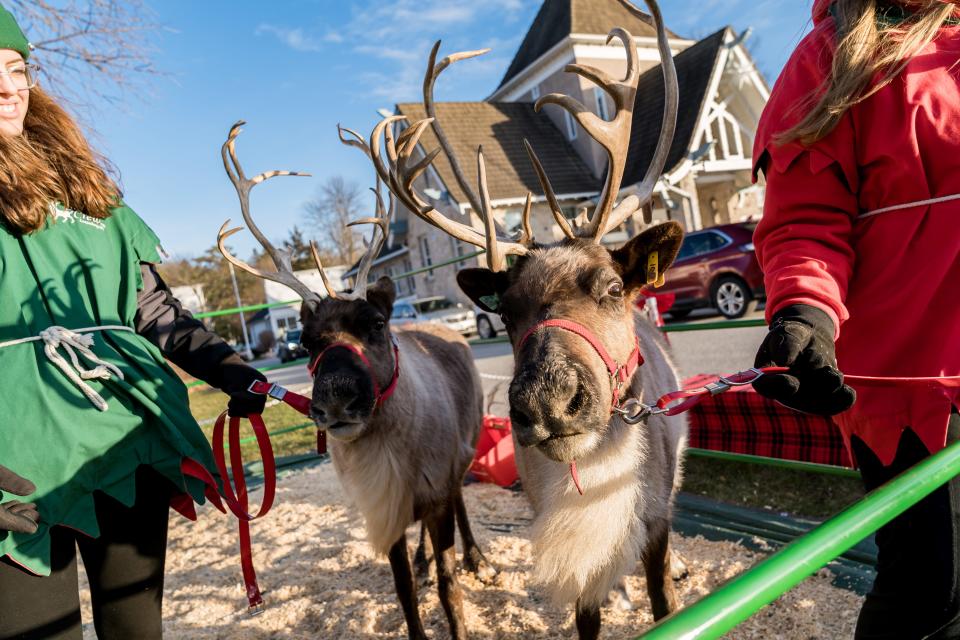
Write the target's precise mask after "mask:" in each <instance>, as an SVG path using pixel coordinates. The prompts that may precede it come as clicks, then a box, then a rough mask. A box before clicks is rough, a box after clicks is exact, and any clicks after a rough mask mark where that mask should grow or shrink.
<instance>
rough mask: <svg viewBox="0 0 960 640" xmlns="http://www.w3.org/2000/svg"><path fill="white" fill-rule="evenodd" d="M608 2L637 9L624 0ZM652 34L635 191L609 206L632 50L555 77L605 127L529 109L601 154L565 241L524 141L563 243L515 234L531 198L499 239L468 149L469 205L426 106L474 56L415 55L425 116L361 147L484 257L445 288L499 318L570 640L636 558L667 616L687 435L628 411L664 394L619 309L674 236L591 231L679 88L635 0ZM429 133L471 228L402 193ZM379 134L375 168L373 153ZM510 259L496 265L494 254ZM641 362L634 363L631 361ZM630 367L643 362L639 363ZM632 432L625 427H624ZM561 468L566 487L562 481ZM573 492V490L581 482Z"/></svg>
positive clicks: (575, 105) (635, 330)
mask: <svg viewBox="0 0 960 640" xmlns="http://www.w3.org/2000/svg"><path fill="white" fill-rule="evenodd" d="M621 2H622V3H623V4H624V5H626V6H627V7H629V8H630V9H631V10H632V11H636V9H634V8H633V7H632V5H630V4H629V3H628V2H626V0H621ZM647 4H648V6H649V7H650V11H651V14H652V16H653V19H654V21H655V24H656V28H657V39H658V45H659V50H660V55H661V58H662V60H663V68H664V79H665V89H666V100H665V111H664V116H663V122H662V130H661V134H660V138H659V141H658V144H657V147H656V151H655V155H654V158H653V159H652V161H651V163H650V167H649V169H648V171H647V174H646V176H645V177H644V179H643V181H642V182H641V183H640V185H639V186H638V187H637V190H636V192H637V195H631V196H629V197H627V198H625V199H624V200H623V201H622V202H620V203H619V204H618V205H616V206H615V200H616V197H617V194H618V192H619V189H620V182H621V179H622V177H623V173H624V167H625V164H626V155H627V145H628V140H629V135H630V124H631V120H632V108H633V105H634V100H635V97H636V87H637V81H638V78H639V70H638V66H637V54H636V48H635V45H634V41H633V38H632V37H631V36H630V34H629V33H627V32H626V31H624V30H623V29H614V30H613V31H612V32H611V35H610V40H612V39H614V38H618V39H620V40H621V41H622V42H623V44H624V47H625V49H626V52H627V73H626V77H625V78H624V79H623V80H616V79H614V78H611V77H610V76H608V75H607V74H606V73H605V72H603V71H601V70H599V69H594V68H590V67H585V66H581V65H569V66H568V67H567V71H572V72H574V73H577V74H579V75H581V76H583V77H585V78H587V79H590V80H592V81H593V82H595V83H596V84H597V85H599V86H600V87H602V88H603V89H604V90H605V91H606V92H607V93H608V94H610V96H611V97H612V98H613V100H614V102H615V103H616V106H617V113H616V116H615V117H614V118H613V119H612V121H604V120H602V119H600V118H598V117H597V116H595V115H593V114H592V113H591V112H590V111H588V110H587V109H586V108H585V107H584V106H583V105H582V104H580V103H579V102H577V101H576V100H574V99H572V98H570V97H568V96H562V95H557V94H551V95H546V96H543V97H542V98H540V100H539V101H538V102H537V104H536V108H537V109H539V108H541V107H542V106H543V105H544V104H555V105H559V106H560V107H562V108H564V109H566V110H567V111H569V112H570V113H571V114H572V115H573V116H574V117H575V118H576V119H577V121H578V122H579V123H580V125H581V126H582V127H583V128H584V130H586V131H587V132H588V133H589V134H590V135H591V136H592V137H593V138H594V139H596V140H597V141H598V142H599V143H600V144H601V145H602V146H603V147H604V149H606V151H607V155H608V167H607V176H606V180H605V184H604V187H603V191H602V192H601V194H600V196H599V199H598V203H597V205H596V209H595V211H594V213H593V215H592V216H591V217H589V219H588V220H587V222H586V223H585V224H584V225H582V226H581V227H578V228H576V229H574V228H572V227H571V225H570V224H569V223H568V222H567V220H566V219H565V218H564V216H563V214H562V213H561V210H560V206H559V204H558V203H557V200H556V197H555V196H554V194H553V191H552V189H551V187H550V184H549V180H548V179H547V176H546V175H545V174H544V172H543V169H542V167H541V165H540V163H539V161H538V160H537V158H536V155H535V154H534V153H533V149H532V148H531V147H530V146H529V144H528V145H527V150H528V152H529V154H530V157H531V160H532V162H533V163H534V167H535V169H536V170H537V173H538V176H539V178H540V181H541V184H542V186H543V189H544V192H545V194H546V198H547V201H548V203H549V204H550V206H551V209H552V211H553V214H554V217H555V219H556V221H557V223H558V224H559V226H560V227H561V229H562V230H563V232H564V234H565V236H566V238H565V239H564V240H563V241H561V242H558V243H549V244H537V243H535V242H534V241H533V238H532V237H531V233H530V225H529V220H528V219H529V215H530V196H529V195H528V198H527V206H526V208H525V211H524V215H523V227H522V228H523V232H522V233H521V235H520V237H519V238H516V239H514V238H508V237H505V236H504V234H503V233H502V232H501V231H500V230H499V229H498V228H497V225H496V224H495V223H494V221H493V216H492V215H491V212H490V210H489V196H488V194H487V189H486V175H485V168H484V164H483V153H482V150H479V151H478V158H477V173H478V178H479V186H480V194H479V197H477V196H476V195H475V194H473V192H472V191H471V190H470V189H469V188H468V185H467V184H466V182H465V180H464V179H463V171H462V169H461V168H460V167H459V165H458V164H457V161H456V159H455V157H454V155H453V153H452V152H451V150H450V145H449V143H448V142H447V139H446V137H445V135H444V134H443V130H442V128H441V127H440V124H439V123H438V122H437V120H436V113H435V109H434V104H433V84H434V82H435V81H436V78H437V75H438V74H439V73H440V72H442V71H443V69H445V68H446V67H447V66H449V65H450V64H451V63H452V62H456V61H457V60H461V59H464V58H468V57H472V56H474V55H478V54H479V53H482V52H468V53H462V54H455V55H451V56H448V57H447V58H444V59H443V60H441V61H440V62H439V63H436V54H437V49H438V47H439V43H437V46H435V47H434V50H433V52H432V53H431V56H430V62H429V65H428V69H427V75H426V78H425V80H424V107H425V110H426V113H427V116H428V117H427V118H426V119H424V120H422V121H419V122H416V123H413V124H411V125H410V126H409V128H407V129H406V130H405V131H404V132H403V133H402V134H400V135H399V136H397V138H396V140H394V139H393V136H392V135H391V133H390V130H389V128H388V127H389V126H390V125H391V124H392V123H393V122H396V121H398V120H401V119H402V118H399V117H393V118H387V119H385V120H384V121H382V122H381V123H380V124H378V125H377V127H376V128H375V129H374V132H373V135H372V136H371V140H370V148H371V149H372V151H373V154H372V155H373V162H374V165H375V166H376V168H377V172H378V174H379V175H380V177H381V179H382V180H384V181H385V182H386V183H387V184H388V185H389V188H390V189H391V191H393V192H394V194H395V195H396V196H397V197H398V198H399V199H400V200H401V201H402V202H403V204H404V205H405V206H406V207H407V208H408V209H410V210H411V211H412V212H413V213H414V214H415V215H417V216H419V217H421V218H423V219H424V220H426V221H428V222H430V223H431V224H434V225H435V226H437V227H439V228H441V229H443V230H444V231H445V232H447V233H448V234H450V235H452V236H454V237H456V238H458V239H460V240H462V241H464V242H469V243H471V244H474V245H476V246H480V247H483V248H485V249H486V250H487V261H488V264H489V269H466V270H463V271H461V272H460V273H459V274H458V278H457V279H458V282H459V284H460V286H461V288H462V289H463V290H464V292H466V293H467V295H468V296H470V297H471V298H472V299H473V300H474V301H475V302H476V303H477V304H478V305H479V306H481V307H482V308H484V309H486V310H487V311H490V312H493V313H499V314H500V315H501V317H502V318H503V320H504V322H505V324H506V327H507V332H508V334H509V336H510V340H511V343H512V345H513V352H514V356H515V361H516V364H515V369H514V377H513V381H512V383H511V386H510V393H509V398H510V415H511V418H512V421H513V434H514V439H515V442H516V444H517V445H518V447H517V454H516V455H517V462H518V466H519V470H520V475H521V478H522V481H523V486H524V489H525V490H526V492H527V494H528V496H529V498H530V500H531V502H532V504H533V507H534V511H535V513H536V518H535V520H534V523H533V525H532V539H533V548H534V554H535V561H536V562H535V567H536V568H535V573H536V577H537V578H538V579H539V580H540V581H541V582H542V583H543V584H545V585H546V586H547V588H548V589H549V591H550V592H551V593H552V594H553V595H554V596H555V598H556V599H558V600H559V601H562V602H568V603H571V604H573V603H576V625H577V630H578V632H579V634H580V637H581V638H595V637H597V635H598V634H599V629H600V605H601V603H602V602H603V600H604V598H605V597H606V596H607V594H608V593H609V591H610V589H611V588H612V587H614V586H615V585H616V583H617V581H618V580H619V579H621V577H622V576H623V575H624V574H625V573H626V572H629V571H632V570H633V568H634V567H635V566H636V563H637V562H638V560H642V562H643V563H644V567H645V570H646V575H647V589H648V593H649V595H650V599H651V603H652V608H653V613H654V617H655V618H658V619H659V618H662V617H663V616H665V615H667V614H669V613H670V612H671V611H673V610H674V609H675V608H676V607H677V597H676V594H675V592H674V587H673V583H672V580H671V575H670V574H671V572H670V565H671V562H670V561H671V553H670V550H669V543H668V534H669V529H670V520H671V506H672V501H673V497H674V493H675V491H676V487H677V486H678V484H679V482H680V474H681V469H680V465H681V457H682V454H683V449H684V445H685V439H686V423H685V421H684V419H683V418H682V417H670V418H668V417H666V416H662V415H656V416H647V419H646V420H641V421H640V424H628V422H627V421H626V420H625V419H624V415H625V414H626V415H628V416H629V417H630V418H637V417H641V416H636V415H635V412H633V411H631V410H630V407H631V406H634V407H635V406H636V403H633V404H631V401H634V400H636V401H639V400H641V399H644V398H646V399H648V401H649V399H650V398H654V399H655V398H657V397H658V396H659V395H661V394H662V393H665V392H667V391H671V390H674V389H677V388H678V380H677V375H676V372H675V369H674V367H673V366H672V364H671V362H670V358H669V356H668V353H667V349H666V346H665V344H664V342H663V340H662V339H661V336H660V334H659V332H658V331H657V329H656V328H655V327H654V326H653V325H652V324H650V323H649V322H648V321H646V320H645V319H643V318H641V317H640V316H639V315H638V314H636V313H635V312H634V305H633V303H632V299H633V297H634V295H635V294H636V293H637V292H638V291H639V289H640V288H641V287H643V286H645V285H647V284H651V283H656V282H658V281H659V280H660V278H661V276H662V274H663V272H664V271H665V270H666V269H667V268H668V267H669V266H670V265H671V264H672V262H673V260H674V258H675V257H676V254H677V251H678V250H679V246H680V242H681V239H682V229H681V227H680V226H679V225H678V224H676V223H674V222H668V223H666V224H660V225H656V226H652V227H651V228H649V229H647V230H646V231H645V232H643V233H642V234H640V235H639V236H638V237H636V238H634V239H632V240H630V241H629V242H628V243H627V244H626V245H625V246H624V247H622V248H620V249H618V250H616V251H610V250H607V249H606V248H604V247H602V246H601V245H600V240H601V238H602V237H603V235H604V234H605V233H606V232H607V231H609V230H611V229H614V228H616V227H617V226H619V225H620V224H621V223H622V222H623V221H624V220H626V219H627V218H628V217H630V216H632V215H634V214H635V213H637V212H639V211H641V210H644V212H645V217H647V216H649V208H648V207H649V202H650V199H651V198H652V195H653V191H654V187H655V185H656V184H657V182H658V180H659V179H660V174H661V172H662V170H663V166H664V164H665V162H666V158H667V154H668V152H669V148H670V144H671V141H672V138H673V131H674V128H675V124H676V112H677V103H678V87H677V79H676V71H675V69H674V66H673V60H672V58H671V53H670V48H669V44H668V41H667V36H666V32H665V29H664V26H663V20H662V18H661V15H660V11H659V7H658V6H657V4H656V3H655V2H654V1H653V0H647ZM426 127H432V128H433V131H434V133H435V134H436V136H437V139H438V140H439V141H440V145H441V149H442V150H443V152H444V153H445V154H446V155H447V157H448V159H449V160H450V162H451V165H452V166H453V168H454V172H455V174H456V176H457V179H458V181H459V183H460V186H461V188H462V189H463V190H464V192H466V193H467V194H468V197H469V198H470V201H471V204H472V205H473V207H474V210H475V211H477V212H478V213H479V214H480V216H481V217H482V219H483V223H484V229H483V231H482V232H481V231H478V230H477V229H474V228H472V227H470V226H467V225H464V224H460V223H457V222H456V221H454V220H451V219H448V218H446V217H444V216H443V215H442V214H441V213H440V212H439V211H437V210H436V209H434V208H433V207H432V206H431V205H429V204H428V203H427V201H426V200H424V198H422V197H421V196H420V195H419V194H418V193H417V192H416V191H415V189H414V181H415V180H416V178H417V177H418V176H419V175H420V174H421V173H422V172H423V171H424V170H425V169H426V167H427V166H428V165H429V164H430V163H431V162H432V161H433V159H434V158H435V157H436V155H437V154H438V153H439V152H440V150H436V151H433V152H431V153H429V154H427V155H426V156H425V157H423V158H420V157H419V156H417V155H415V154H414V149H415V148H416V147H417V143H418V141H419V138H420V136H421V134H422V132H423V131H424V130H425V129H426ZM381 136H384V138H385V148H386V159H385V158H384V157H383V153H382V152H381V141H380V138H381ZM507 255H513V256H516V261H515V262H514V264H513V265H512V266H511V267H510V268H509V269H507V268H506V266H507V265H506V256H507ZM641 354H642V357H641ZM640 362H643V364H642V366H638V365H639V364H640ZM633 421H634V420H631V422H633ZM571 471H573V475H574V479H576V486H575V483H574V482H573V481H572V480H571ZM577 471H579V474H580V478H582V484H583V487H584V493H583V494H582V495H581V494H580V492H579V491H578V489H579V484H580V479H578V478H577Z"/></svg>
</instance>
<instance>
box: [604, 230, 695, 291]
mask: <svg viewBox="0 0 960 640" xmlns="http://www.w3.org/2000/svg"><path fill="white" fill-rule="evenodd" d="M681 242H683V227H681V226H680V224H679V223H677V222H673V221H670V222H665V223H663V224H658V225H656V226H654V227H650V228H649V229H647V230H646V231H644V232H643V233H641V234H640V235H639V236H637V237H636V238H634V239H633V240H630V242H628V243H627V244H625V245H624V246H622V247H621V248H619V249H617V250H616V251H611V252H610V254H611V256H612V257H613V260H614V261H615V262H616V263H617V264H619V265H620V269H621V271H622V272H623V280H624V283H625V284H626V286H627V290H631V289H639V288H640V287H643V286H646V285H653V286H655V287H659V286H660V285H662V284H663V274H664V273H665V272H666V270H667V269H668V268H670V265H672V264H673V261H674V260H676V258H677V253H678V252H679V251H680V243H681Z"/></svg>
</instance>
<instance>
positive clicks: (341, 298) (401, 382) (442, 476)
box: [217, 122, 493, 640]
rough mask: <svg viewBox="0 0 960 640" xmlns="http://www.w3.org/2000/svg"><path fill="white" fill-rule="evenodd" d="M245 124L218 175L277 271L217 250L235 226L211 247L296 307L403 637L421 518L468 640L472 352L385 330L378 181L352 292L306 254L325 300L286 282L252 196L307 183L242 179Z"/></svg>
mask: <svg viewBox="0 0 960 640" xmlns="http://www.w3.org/2000/svg"><path fill="white" fill-rule="evenodd" d="M241 124H243V123H242V122H239V123H237V124H236V125H234V127H233V128H232V129H231V131H230V135H229V137H228V138H227V141H226V142H225V143H224V145H223V149H222V153H223V161H224V166H225V167H226V170H227V174H228V175H229V177H230V179H231V181H232V182H233V184H234V186H235V187H236V190H237V194H238V195H239V197H240V207H241V211H242V214H243V219H244V221H245V222H246V224H247V226H248V227H249V228H250V231H251V232H252V233H253V235H254V236H255V237H256V239H257V240H258V241H259V242H260V244H261V245H263V247H264V249H266V251H267V253H268V254H269V255H270V257H271V258H272V259H273V262H274V264H275V266H276V269H277V271H276V272H270V271H265V270H260V269H257V268H255V267H252V266H250V265H248V264H246V263H245V262H243V261H241V260H239V259H237V258H236V257H234V256H233V255H231V254H230V252H229V250H228V249H227V248H226V246H225V245H224V242H225V240H226V239H227V238H228V237H229V236H230V235H232V234H234V233H236V232H237V231H239V230H241V227H238V228H235V229H230V230H227V229H226V227H227V225H228V224H229V222H230V221H229V220H228V221H227V222H225V223H224V225H223V226H222V227H221V229H220V233H219V235H218V239H217V245H218V247H219V248H220V251H221V253H223V255H224V257H225V258H226V259H227V260H229V261H230V262H231V263H232V264H234V265H236V266H237V267H238V268H240V269H243V270H245V271H248V272H250V273H252V274H254V275H256V276H258V277H260V278H264V279H267V280H272V281H274V282H279V283H281V284H284V285H286V286H288V287H290V288H291V289H293V290H294V291H295V292H296V293H297V294H299V295H300V296H301V297H302V298H303V305H302V306H301V309H300V318H301V321H302V324H303V333H302V336H303V337H302V339H301V342H302V343H303V345H304V347H306V348H307V350H308V351H309V352H310V367H309V370H310V373H311V375H312V377H313V391H312V398H311V404H310V414H311V417H312V419H313V420H314V422H315V423H316V424H317V426H318V427H319V428H320V429H323V430H326V433H327V434H329V436H330V451H331V454H332V457H333V463H334V467H335V468H336V472H337V475H338V477H339V478H340V481H341V483H342V484H343V487H344V489H345V491H346V493H347V495H348V496H349V497H350V498H351V499H352V501H353V502H354V503H355V504H356V506H357V507H358V508H359V510H360V512H361V513H362V514H363V517H364V520H365V523H366V530H367V539H368V541H369V542H370V544H371V546H373V548H374V549H375V550H376V551H377V552H380V553H385V554H387V556H388V557H389V560H390V567H391V569H392V571H393V578H394V583H395V586H396V590H397V596H398V598H399V600H400V606H401V608H402V610H403V614H404V618H405V619H406V623H407V633H408V636H409V637H410V638H412V639H417V640H421V639H425V638H426V637H427V636H426V634H425V632H424V628H423V624H422V623H421V620H420V614H419V610H418V607H417V594H416V586H415V583H414V581H413V577H412V575H411V570H410V562H409V558H408V555H407V541H406V535H405V529H406V528H407V526H408V525H410V524H411V523H413V522H415V521H417V520H420V521H422V522H423V523H424V524H425V526H426V529H427V530H428V531H429V533H430V537H431V541H432V545H433V549H434V555H435V558H436V567H437V584H438V588H439V592H440V602H441V603H442V605H443V609H444V611H445V612H446V616H447V620H448V621H449V624H450V633H451V636H452V637H453V638H455V639H461V638H467V630H466V626H465V623H464V615H463V594H462V592H461V589H460V586H459V584H458V582H457V575H456V549H455V546H454V528H455V523H456V525H459V528H460V535H461V540H462V542H463V548H464V565H465V567H466V568H467V569H468V570H470V571H472V572H474V573H478V575H479V576H480V577H481V578H488V577H490V576H491V575H492V573H493V569H492V567H491V566H490V565H489V564H488V563H487V562H486V560H485V558H484V557H483V554H482V553H481V552H480V549H479V547H478V546H477V543H476V542H475V540H474V538H473V534H472V532H471V530H470V523H469V521H468V519H467V512H466V508H465V507H464V503H463V496H462V494H461V486H462V484H463V478H464V475H465V474H466V471H467V468H468V467H469V465H470V463H471V461H472V460H473V455H474V448H475V445H476V441H477V437H478V435H479V431H480V424H481V421H482V393H483V390H482V386H481V384H480V377H479V374H478V373H477V370H476V367H475V365H474V363H473V356H472V354H471V351H470V347H469V346H468V345H467V343H466V341H465V340H464V339H463V338H462V337H461V336H460V335H459V334H457V333H454V332H453V331H450V330H449V329H446V328H444V327H441V326H433V325H418V326H417V328H416V329H411V330H401V329H391V327H390V314H391V310H392V308H393V303H394V299H395V298H396V287H395V285H394V283H393V281H392V280H390V278H386V277H384V278H380V279H379V280H378V281H377V282H376V283H374V284H373V285H371V286H368V285H367V277H368V274H369V271H370V266H371V264H372V262H373V260H374V258H375V257H376V256H377V254H378V253H379V251H380V248H381V247H382V245H383V242H384V240H385V239H386V237H387V235H388V233H389V226H390V219H389V216H390V209H392V204H393V203H392V199H391V206H390V207H389V208H388V207H384V204H383V199H382V197H381V195H380V190H379V182H378V184H377V189H374V193H375V194H376V197H377V214H376V216H375V217H372V218H364V219H362V220H357V221H355V222H352V223H350V224H351V225H354V224H372V225H374V230H373V237H372V238H371V241H370V243H369V244H368V247H367V251H366V253H365V254H364V256H363V257H362V259H361V261H360V264H359V268H358V271H357V285H356V287H355V288H354V289H353V291H351V292H347V293H338V292H336V291H335V290H334V288H333V287H332V286H331V285H330V282H329V280H328V278H327V275H326V272H325V271H324V268H323V265H322V263H321V261H320V257H319V254H318V252H317V249H316V246H315V245H313V244H311V248H312V252H313V258H314V260H315V261H316V263H317V269H319V271H320V275H321V277H322V279H323V283H324V286H325V288H326V290H327V291H326V292H327V297H326V298H321V297H320V296H319V295H318V294H317V293H315V292H313V291H311V290H310V289H309V288H308V287H307V286H306V285H304V284H303V283H302V282H300V281H299V280H298V279H297V278H296V276H295V275H294V274H293V271H292V267H291V262H290V254H289V252H286V251H282V250H278V249H277V248H276V247H274V246H273V245H272V244H271V243H270V241H269V240H267V238H266V237H265V236H264V235H263V233H261V232H260V230H259V229H258V228H257V226H256V224H254V221H253V219H252V218H251V216H250V211H249V194H250V190H251V188H252V187H253V186H255V185H256V184H258V183H260V182H262V181H263V180H266V179H268V178H272V177H275V176H279V175H304V174H299V173H295V172H287V171H270V172H267V173H263V174H260V175H258V176H256V177H254V178H251V179H247V178H246V177H245V175H244V173H243V170H242V169H241V167H240V163H239V161H238V160H237V156H236V151H235V148H234V142H235V140H236V137H237V136H238V135H239V133H240V129H239V126H240V125H241ZM341 140H343V141H344V142H345V143H347V144H353V145H354V146H360V147H361V148H363V145H362V144H361V143H358V142H352V143H351V142H350V141H348V140H346V139H345V138H344V137H343V133H342V132H341ZM364 151H365V152H368V150H366V149H364ZM378 231H379V237H378V233H377V232H378ZM401 369H402V373H401Z"/></svg>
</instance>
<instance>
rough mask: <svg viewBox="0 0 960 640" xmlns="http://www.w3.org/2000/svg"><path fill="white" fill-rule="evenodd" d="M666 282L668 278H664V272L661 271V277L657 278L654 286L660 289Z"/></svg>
mask: <svg viewBox="0 0 960 640" xmlns="http://www.w3.org/2000/svg"><path fill="white" fill-rule="evenodd" d="M665 282H666V278H664V274H662V273H661V274H660V277H659V278H657V281H656V282H654V283H653V287H654V288H655V289H659V288H660V287H662V286H663V284H664V283H665Z"/></svg>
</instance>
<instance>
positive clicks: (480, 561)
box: [456, 492, 497, 584]
mask: <svg viewBox="0 0 960 640" xmlns="http://www.w3.org/2000/svg"><path fill="white" fill-rule="evenodd" d="M456 504H457V526H458V527H459V528H460V540H461V541H462V542H463V568H464V569H466V570H467V571H469V572H470V573H472V574H474V575H476V576H477V578H479V579H480V581H481V582H483V583H485V584H489V583H490V582H492V581H493V579H494V578H496V577H497V569H496V567H494V566H493V565H492V564H490V562H488V561H487V559H486V558H485V557H483V553H482V552H481V551H480V547H479V546H478V545H477V541H476V540H475V539H474V538H473V531H471V530H470V520H469V519H468V518H467V506H466V505H465V504H464V503H463V494H462V493H460V492H457V499H456Z"/></svg>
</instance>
